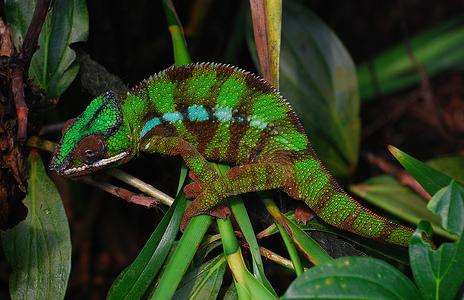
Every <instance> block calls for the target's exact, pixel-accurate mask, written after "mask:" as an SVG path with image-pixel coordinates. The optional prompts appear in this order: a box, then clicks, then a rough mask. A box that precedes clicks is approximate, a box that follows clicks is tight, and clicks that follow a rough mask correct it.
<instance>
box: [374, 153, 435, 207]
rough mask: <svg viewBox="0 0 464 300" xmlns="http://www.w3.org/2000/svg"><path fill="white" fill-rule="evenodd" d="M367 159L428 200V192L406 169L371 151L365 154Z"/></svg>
mask: <svg viewBox="0 0 464 300" xmlns="http://www.w3.org/2000/svg"><path fill="white" fill-rule="evenodd" d="M367 161H368V162H369V163H370V164H372V165H374V166H377V167H378V168H379V169H380V170H382V171H383V172H385V173H387V174H389V175H392V176H393V177H395V178H396V180H398V181H399V182H400V183H401V184H402V185H405V186H407V187H409V188H410V189H412V190H413V191H414V192H416V193H417V194H418V195H419V196H421V197H422V198H424V199H426V200H430V198H431V197H430V195H429V193H427V192H426V191H425V190H424V188H423V187H422V186H421V185H420V184H419V183H418V182H417V181H416V180H415V179H414V178H413V177H412V176H411V175H409V173H407V172H406V171H404V170H402V169H400V168H398V167H396V166H394V165H393V164H391V163H389V162H388V161H387V160H386V159H385V158H383V157H380V156H377V155H374V154H372V153H369V154H367Z"/></svg>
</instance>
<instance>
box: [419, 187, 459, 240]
mask: <svg viewBox="0 0 464 300" xmlns="http://www.w3.org/2000/svg"><path fill="white" fill-rule="evenodd" d="M427 208H428V209H430V211H432V212H434V213H435V214H437V215H439V216H440V217H441V223H442V225H443V227H444V228H445V229H446V230H448V231H450V232H452V233H454V234H457V235H459V234H461V233H462V232H463V230H464V187H462V186H461V185H460V184H458V183H456V182H455V181H454V180H453V181H451V183H450V184H449V185H448V186H446V187H444V188H442V189H441V190H439V191H438V192H437V193H436V194H435V195H434V196H433V197H432V200H430V202H429V203H428V204H427Z"/></svg>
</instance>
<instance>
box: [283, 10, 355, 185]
mask: <svg viewBox="0 0 464 300" xmlns="http://www.w3.org/2000/svg"><path fill="white" fill-rule="evenodd" d="M281 45H282V49H281V56H280V90H281V92H282V94H283V95H284V96H285V97H286V98H287V99H288V101H289V102H290V103H291V104H292V106H293V107H294V108H295V110H296V111H297V113H298V115H299V117H301V120H302V121H303V124H304V125H305V128H306V129H307V130H308V133H309V136H310V138H311V141H312V143H313V145H314V147H315V149H316V152H317V153H318V155H319V157H320V158H321V160H322V161H323V162H324V163H325V164H326V165H327V167H328V168H329V169H330V170H331V171H332V172H333V173H334V175H336V176H348V175H349V174H350V173H352V172H353V171H354V169H355V167H356V164H357V162H358V153H359V137H360V118H359V95H358V84H357V79H356V71H355V66H354V64H353V61H352V59H351V57H350V55H349V53H348V51H347V50H346V49H345V47H344V46H343V44H342V43H341V41H340V40H339V39H338V37H337V36H336V35H335V33H334V32H333V31H332V30H331V29H330V28H329V27H327V25H326V24H325V23H324V22H322V21H321V19H319V18H318V17H317V16H316V15H314V14H313V13H312V12H311V11H310V10H309V9H307V8H306V7H304V6H302V5H300V4H298V3H297V2H296V1H284V3H283V24H282V42H281Z"/></svg>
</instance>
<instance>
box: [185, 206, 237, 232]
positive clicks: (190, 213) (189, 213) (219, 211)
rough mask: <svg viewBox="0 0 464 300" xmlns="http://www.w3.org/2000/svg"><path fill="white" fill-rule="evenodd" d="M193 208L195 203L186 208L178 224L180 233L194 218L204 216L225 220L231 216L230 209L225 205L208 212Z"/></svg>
mask: <svg viewBox="0 0 464 300" xmlns="http://www.w3.org/2000/svg"><path fill="white" fill-rule="evenodd" d="M195 206H196V205H195V202H192V203H191V204H190V206H189V207H187V210H186V211H185V213H184V215H183V217H182V221H181V222H180V230H181V231H182V232H184V231H185V228H187V225H188V224H189V222H190V220H191V219H192V218H193V217H195V216H198V215H201V214H205V215H210V216H212V217H215V218H220V219H225V218H227V217H229V216H230V215H231V211H230V208H229V206H227V205H226V204H223V205H219V206H218V207H216V208H214V209H212V210H210V211H209V212H201V211H199V210H198V209H197V208H196V207H195Z"/></svg>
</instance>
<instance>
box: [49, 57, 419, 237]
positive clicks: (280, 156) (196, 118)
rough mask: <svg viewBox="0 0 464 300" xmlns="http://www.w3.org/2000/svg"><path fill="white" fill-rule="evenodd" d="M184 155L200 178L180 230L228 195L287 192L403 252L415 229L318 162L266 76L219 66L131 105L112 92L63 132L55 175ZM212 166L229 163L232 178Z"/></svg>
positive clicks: (141, 93)
mask: <svg viewBox="0 0 464 300" xmlns="http://www.w3.org/2000/svg"><path fill="white" fill-rule="evenodd" d="M141 151H142V152H147V153H160V154H165V155H180V156H181V157H182V158H183V159H184V160H185V162H186V164H187V166H188V167H189V168H190V170H191V171H192V172H193V174H194V176H193V177H194V179H195V181H194V182H193V183H191V184H189V185H187V186H186V187H185V189H184V191H185V193H186V194H187V195H188V196H190V197H193V198H194V201H193V202H192V204H191V205H190V206H189V207H188V209H187V211H186V213H185V215H184V220H183V224H182V226H183V227H185V225H186V224H187V223H188V221H189V220H190V218H191V217H192V216H195V215H198V214H205V213H210V212H211V211H212V209H213V208H215V207H217V206H218V205H220V204H222V203H223V202H224V200H225V198H227V197H228V196H232V195H239V194H242V193H247V192H254V191H261V190H269V189H282V190H283V191H285V192H286V193H287V194H288V195H289V196H290V197H292V198H294V199H297V200H302V201H304V202H305V203H306V204H307V205H308V206H309V207H310V208H311V209H312V210H313V211H314V212H315V213H316V214H317V215H318V216H319V217H321V218H322V219H323V220H325V221H326V222H327V223H329V224H331V225H333V226H335V227H337V228H340V229H343V230H347V231H350V232H353V233H356V234H358V235H361V236H364V237H368V238H372V239H376V240H380V241H384V242H387V243H392V244H397V245H402V246H406V245H407V244H408V241H409V239H410V237H411V234H412V230H411V229H410V228H407V227H404V226H401V225H398V224H395V223H392V222H390V221H388V220H387V219H385V218H383V217H381V216H378V215H377V214H375V213H373V212H372V211H370V210H368V209H367V208H365V207H363V206H362V205H360V204H359V203H358V202H357V201H356V200H354V199H353V198H351V197H350V196H349V195H348V194H346V193H345V192H344V191H343V190H342V189H340V188H339V186H338V185H337V183H336V182H335V181H334V180H333V178H332V176H331V175H330V174H329V173H328V172H327V170H326V169H325V168H324V166H323V165H322V164H321V162H320V161H319V160H318V159H317V157H316V155H315V153H314V151H313V150H312V148H311V145H310V141H309V139H308V137H307V136H306V134H305V131H304V129H303V127H302V125H301V123H300V121H299V119H298V117H297V116H296V115H295V112H294V111H293V109H292V108H291V107H290V105H289V104H288V103H287V102H286V101H285V99H283V98H282V96H281V95H280V94H279V93H278V91H277V90H275V89H274V88H273V87H272V86H271V85H269V84H268V83H267V82H265V81H264V80H263V79H261V78H260V77H257V76H255V75H252V74H251V73H248V72H245V71H243V70H240V69H238V68H234V67H230V66H227V65H222V64H214V63H201V64H192V65H187V66H182V67H171V68H169V69H167V70H165V71H162V72H160V73H158V74H157V75H155V76H153V77H151V78H149V79H148V80H145V81H144V82H142V83H141V84H140V85H139V86H137V87H135V88H134V89H133V90H132V91H131V92H130V93H128V94H127V96H126V97H124V99H117V97H116V96H115V95H114V94H113V93H111V92H108V93H106V94H105V95H102V96H100V97H97V98H95V99H94V100H93V101H92V102H91V103H90V104H89V106H88V107H87V109H86V110H85V111H84V112H83V113H82V115H80V116H79V117H77V118H76V119H73V120H71V121H70V122H68V124H67V125H66V126H65V128H64V130H63V137H62V140H61V142H60V144H59V146H58V147H57V148H56V151H55V154H54V157H53V160H52V163H51V169H53V170H55V171H57V172H58V173H60V174H63V175H66V176H80V175H84V174H87V173H90V172H94V171H96V170H99V169H102V168H106V167H109V166H114V165H119V164H122V163H125V162H127V161H128V160H130V159H131V158H132V157H135V156H137V155H138V153H139V152H141ZM208 161H218V162H224V163H228V164H231V165H233V166H235V167H232V168H231V169H230V171H229V172H228V174H227V176H221V175H219V174H218V172H217V171H215V170H213V169H212V168H211V167H210V165H209V164H208Z"/></svg>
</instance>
